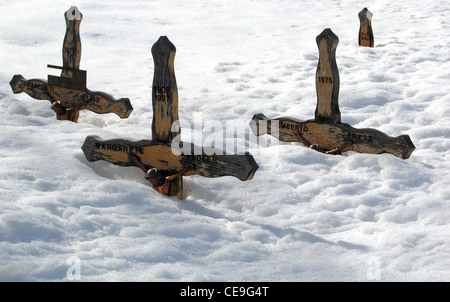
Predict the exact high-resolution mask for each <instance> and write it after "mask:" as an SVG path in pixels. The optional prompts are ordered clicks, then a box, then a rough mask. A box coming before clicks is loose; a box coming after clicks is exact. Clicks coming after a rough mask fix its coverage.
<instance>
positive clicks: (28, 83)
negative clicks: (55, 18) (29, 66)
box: [9, 6, 133, 122]
mask: <svg viewBox="0 0 450 302" xmlns="http://www.w3.org/2000/svg"><path fill="white" fill-rule="evenodd" d="M64 18H65V20H66V35H65V36H64V42H63V49H62V57H63V66H62V67H60V66H55V65H47V67H49V68H55V69H60V70H62V71H61V76H60V77H57V76H53V75H48V78H47V81H45V80H41V79H30V80H26V79H25V78H24V77H23V76H22V75H20V74H16V75H14V77H13V78H12V80H11V81H10V83H9V84H10V85H11V88H12V91H13V92H14V93H16V94H17V93H21V92H25V93H27V94H28V95H29V96H31V97H32V98H34V99H37V100H48V101H50V102H51V106H52V109H53V110H54V111H55V113H56V118H57V119H58V120H69V121H72V122H77V121H78V118H79V111H80V110H83V109H89V110H91V111H93V112H95V113H110V112H112V113H115V114H117V115H118V116H119V117H120V118H127V117H128V116H129V115H130V113H131V112H132V111H133V107H132V106H131V103H130V100H129V99H128V98H121V99H119V100H116V99H114V98H113V97H112V96H111V95H109V94H107V93H104V92H98V91H90V90H89V89H87V88H86V71H85V70H81V69H79V68H80V60H81V39H80V23H81V20H82V19H83V15H82V14H81V13H80V11H79V10H78V8H77V7H75V6H72V7H71V8H70V9H69V10H68V11H67V12H65V14H64Z"/></svg>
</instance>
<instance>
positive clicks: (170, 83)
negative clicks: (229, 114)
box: [152, 36, 183, 199]
mask: <svg viewBox="0 0 450 302" xmlns="http://www.w3.org/2000/svg"><path fill="white" fill-rule="evenodd" d="M175 53H176V48H175V45H173V44H172V42H170V40H169V39H168V38H167V37H166V36H161V37H160V38H159V39H158V41H156V42H155V44H153V46H152V56H153V63H154V71H153V83H152V106H153V120H152V140H153V141H154V142H155V143H165V144H170V143H171V142H172V139H173V138H174V137H175V136H176V135H179V134H180V130H178V131H176V132H172V125H173V123H174V122H175V121H178V87H177V81H176V78H175V65H174V64H175ZM169 191H170V194H168V195H169V196H177V197H178V199H182V198H183V197H182V194H183V176H182V175H181V176H179V177H177V178H175V179H174V180H173V181H172V184H171V188H170V190H169Z"/></svg>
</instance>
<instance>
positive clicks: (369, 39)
mask: <svg viewBox="0 0 450 302" xmlns="http://www.w3.org/2000/svg"><path fill="white" fill-rule="evenodd" d="M372 16H373V14H372V13H371V12H370V11H369V10H368V9H367V7H365V8H364V9H363V10H362V11H360V12H359V14H358V17H359V23H360V25H359V36H358V43H359V46H365V47H373V46H374V39H373V31H372Z"/></svg>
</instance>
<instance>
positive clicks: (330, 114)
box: [315, 28, 341, 123]
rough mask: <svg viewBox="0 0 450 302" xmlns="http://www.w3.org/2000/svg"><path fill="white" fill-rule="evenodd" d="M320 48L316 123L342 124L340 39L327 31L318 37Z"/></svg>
mask: <svg viewBox="0 0 450 302" xmlns="http://www.w3.org/2000/svg"><path fill="white" fill-rule="evenodd" d="M316 43H317V46H318V47H319V63H318V65H317V70H316V93H317V107H316V111H315V121H316V122H323V123H340V122H341V112H340V110H339V102H338V97H339V71H338V68H337V64H336V47H337V44H338V43H339V38H338V37H337V36H336V35H335V34H334V33H333V32H332V31H331V29H329V28H327V29H325V30H324V31H323V32H322V33H321V34H320V35H318V36H317V37H316Z"/></svg>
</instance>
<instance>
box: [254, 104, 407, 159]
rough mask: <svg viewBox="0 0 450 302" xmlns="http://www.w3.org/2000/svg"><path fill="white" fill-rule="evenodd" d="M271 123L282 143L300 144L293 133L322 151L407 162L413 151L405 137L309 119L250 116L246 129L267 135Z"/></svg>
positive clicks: (261, 115) (270, 132) (257, 134)
mask: <svg viewBox="0 0 450 302" xmlns="http://www.w3.org/2000/svg"><path fill="white" fill-rule="evenodd" d="M260 121H265V123H264V127H260ZM273 122H275V123H273ZM272 124H275V125H277V126H278V128H277V129H276V131H277V132H276V134H277V136H278V137H277V138H278V139H279V140H280V141H283V142H301V140H300V139H299V137H298V136H297V135H296V133H295V132H297V131H298V132H299V133H300V134H301V135H302V136H303V137H304V138H305V139H306V140H307V141H308V142H310V143H311V144H318V145H319V146H321V147H323V148H326V149H334V148H338V147H340V146H343V145H346V147H345V148H344V149H343V150H342V152H345V151H355V152H360V153H371V154H382V153H390V154H393V155H395V156H397V157H400V158H403V159H407V158H409V157H410V155H411V153H412V152H413V151H414V149H415V146H414V144H413V143H412V141H411V139H410V137H409V136H408V135H400V136H398V137H391V136H388V135H386V134H385V133H383V132H381V131H378V130H375V129H370V128H364V129H357V128H353V127H352V126H350V125H348V124H345V123H336V124H332V123H318V122H316V121H313V120H308V121H302V120H299V119H296V118H292V117H278V118H274V119H269V118H268V117H266V116H265V115H264V114H262V113H259V114H255V115H254V116H253V118H252V121H251V123H250V126H251V129H252V131H253V133H254V134H255V135H256V136H259V135H263V134H269V135H271V134H272V132H273V131H272ZM266 125H267V126H266Z"/></svg>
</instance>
